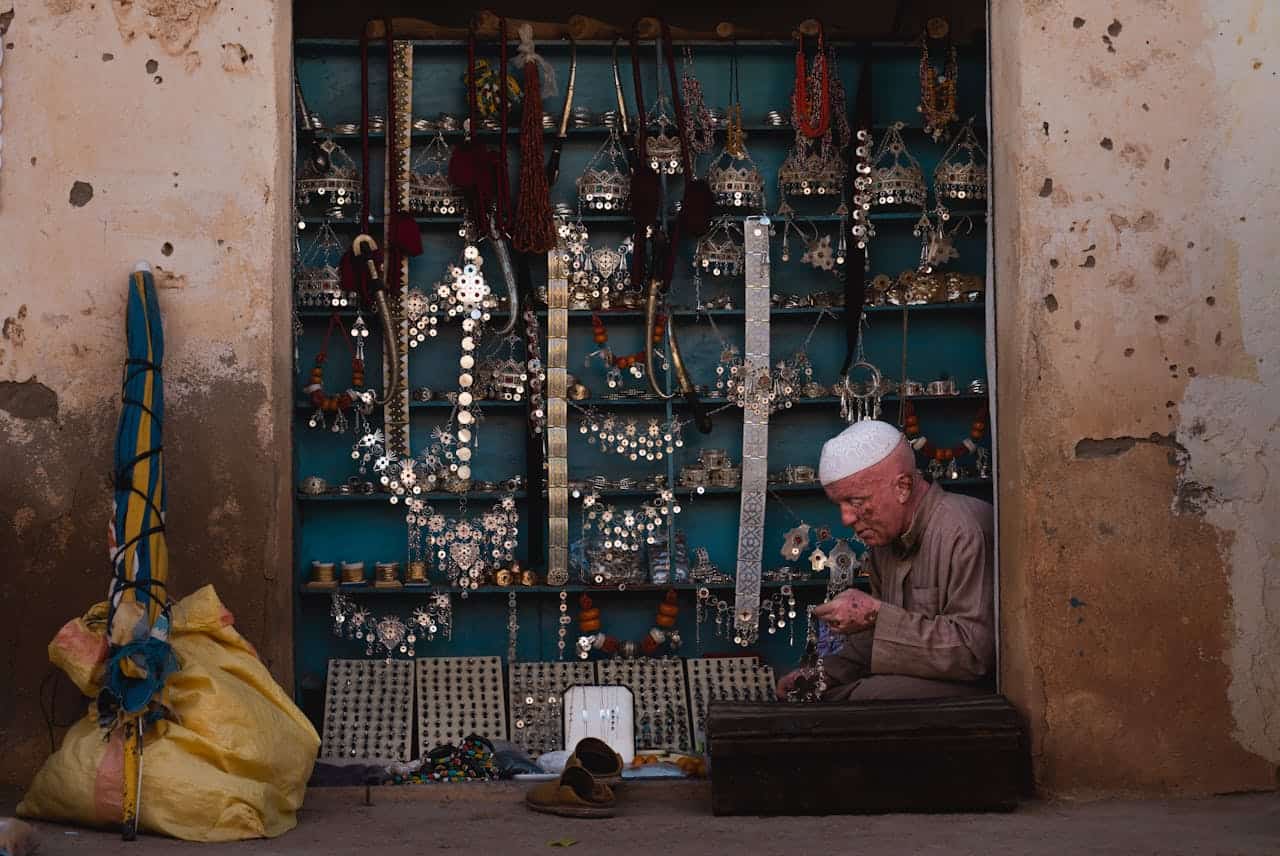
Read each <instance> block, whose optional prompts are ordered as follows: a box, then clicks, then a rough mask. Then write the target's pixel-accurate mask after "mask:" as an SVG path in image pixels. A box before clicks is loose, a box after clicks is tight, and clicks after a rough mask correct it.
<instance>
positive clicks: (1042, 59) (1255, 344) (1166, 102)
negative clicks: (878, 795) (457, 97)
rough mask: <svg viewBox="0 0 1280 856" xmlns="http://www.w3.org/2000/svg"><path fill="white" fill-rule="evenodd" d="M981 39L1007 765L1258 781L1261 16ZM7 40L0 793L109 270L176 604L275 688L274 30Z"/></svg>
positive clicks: (1271, 438) (112, 384) (99, 568)
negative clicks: (149, 328)
mask: <svg viewBox="0 0 1280 856" xmlns="http://www.w3.org/2000/svg"><path fill="white" fill-rule="evenodd" d="M3 5H4V3H3V0H0V6H3ZM4 20H5V17H4V16H3V15H0V22H2V21H4ZM992 36H993V57H992V59H993V64H994V71H993V76H992V86H993V109H994V120H993V124H994V128H995V133H996V146H995V170H994V179H995V183H996V208H997V213H998V216H997V219H996V221H995V223H996V228H997V233H996V256H997V257H996V275H997V283H998V287H997V294H998V300H999V307H998V310H999V314H998V325H999V326H998V330H997V340H998V349H999V357H1000V377H999V381H1000V400H999V403H998V406H999V408H1000V416H1001V420H1000V427H1001V432H1002V433H1001V438H1000V440H1001V462H1000V463H1001V470H1000V477H1001V485H1000V487H1001V495H1002V499H1003V503H1002V541H1001V549H1002V568H1003V578H1002V587H1003V591H1002V616H1003V622H1004V626H1003V639H1002V645H1003V651H1002V657H1003V660H1002V662H1003V666H1002V669H1003V679H1004V687H1005V690H1006V692H1007V693H1008V694H1009V695H1010V696H1011V697H1012V698H1013V699H1014V700H1015V701H1016V702H1017V703H1018V705H1019V707H1020V708H1021V709H1022V710H1024V711H1025V712H1026V713H1027V715H1028V718H1029V721H1030V723H1031V727H1032V731H1033V736H1034V751H1035V757H1036V770H1037V778H1038V780H1039V783H1040V785H1041V787H1042V789H1043V790H1044V791H1046V792H1048V793H1051V794H1058V795H1069V796H1091V795H1101V794H1116V793H1153V792H1196V793H1198V792H1214V791H1227V790H1239V789H1248V788H1262V787H1269V786H1273V785H1274V782H1275V779H1274V771H1275V765H1276V763H1277V761H1280V752H1278V751H1277V745H1278V744H1280V740H1278V739H1277V736H1278V735H1277V728H1278V727H1280V726H1278V725H1277V723H1276V722H1275V721H1274V719H1272V718H1271V712H1272V711H1274V710H1275V709H1277V707H1278V705H1277V702H1280V699H1278V698H1277V694H1278V690H1277V683H1278V680H1277V668H1278V667H1277V659H1278V658H1277V647H1278V643H1277V632H1278V631H1277V622H1276V619H1275V616H1276V610H1277V591H1276V586H1277V583H1276V579H1277V577H1276V573H1275V568H1276V564H1277V561H1278V558H1280V548H1278V546H1277V540H1276V539H1277V534H1276V530H1275V526H1274V521H1275V520H1278V519H1280V508H1277V503H1278V502H1280V500H1277V494H1276V489H1275V486H1274V480H1272V479H1270V475H1269V472H1268V468H1269V467H1270V463H1269V462H1270V461H1273V460H1275V457H1276V456H1275V453H1276V451H1277V439H1276V431H1275V429H1276V424H1277V420H1278V419H1280V414H1278V413H1277V410H1276V408H1277V406H1278V405H1277V403H1276V402H1277V401H1280V396H1278V395H1277V383H1278V382H1280V379H1278V378H1277V371H1278V370H1277V363H1278V362H1280V353H1278V351H1280V343H1278V341H1277V336H1276V333H1275V331H1276V330H1280V317H1277V313H1278V311H1280V310H1278V309H1277V304H1278V302H1277V301H1276V300H1275V299H1274V289H1273V287H1272V289H1271V290H1270V291H1269V290H1268V285H1267V282H1266V280H1265V273H1264V271H1265V270H1266V267H1267V263H1268V261H1269V258H1270V256H1271V255H1272V254H1271V252H1270V247H1269V246H1268V245H1267V238H1268V237H1269V236H1268V234H1267V229H1268V226H1269V224H1274V223H1275V222H1276V219H1277V214H1280V212H1277V210H1276V208H1277V205H1278V204H1280V203H1277V201H1276V196H1275V194H1273V193H1259V192H1258V190H1259V188H1264V187H1266V188H1274V187H1275V185H1276V178H1277V176H1276V169H1277V166H1276V157H1277V156H1276V155H1275V154H1274V147H1273V146H1271V145H1270V137H1269V136H1268V133H1269V129H1268V128H1267V127H1266V124H1267V122H1268V120H1269V116H1270V115H1271V111H1270V109H1269V108H1268V107H1267V105H1268V104H1269V103H1271V102H1270V101H1268V98H1269V97H1273V96H1269V94H1268V93H1271V92H1274V86H1275V82H1274V78H1275V75H1276V73H1277V71H1280V47H1278V46H1280V21H1278V18H1277V12H1276V11H1275V10H1274V9H1272V10H1268V9H1267V8H1266V6H1265V4H1264V3H1263V2H1262V0H1255V2H1252V3H1249V2H1226V0H1197V2H1185V3H1176V4H1175V3H1170V2H1158V0H1140V2H1136V3H1117V2H1111V3H1107V2H1102V0H1077V2H1061V0H1026V2H1013V0H993V22H992ZM5 39H6V42H7V43H9V44H11V45H12V47H11V48H10V49H9V53H8V56H7V57H6V59H7V61H6V63H5V69H4V73H5V78H4V82H5V95H6V103H5V125H6V127H5V140H4V141H5V150H4V155H5V164H4V167H3V169H2V170H0V235H3V236H4V238H3V241H2V242H0V246H2V247H3V258H4V260H5V263H6V266H7V269H6V274H7V275H6V277H5V279H4V281H3V283H0V430H3V432H4V438H3V440H0V555H3V556H4V557H5V558H6V560H7V565H8V567H7V568H6V574H4V575H3V576H2V577H0V604H2V605H3V606H2V608H0V614H2V615H3V617H4V618H5V620H4V621H3V622H0V626H2V627H3V630H0V693H2V694H3V697H4V698H5V699H6V703H5V704H3V705H0V757H3V758H4V759H5V763H4V765H3V766H2V767H0V784H24V783H25V782H26V781H27V780H28V779H29V777H30V774H31V772H32V770H34V768H35V766H36V765H37V764H38V763H39V762H40V761H41V760H42V759H43V757H44V755H45V754H46V752H47V746H48V743H47V736H46V732H45V727H44V723H43V720H42V717H41V713H40V711H39V705H38V703H37V700H36V694H37V689H38V687H39V684H40V680H41V678H42V677H43V676H44V675H45V674H46V672H47V670H48V666H47V661H46V658H45V645H46V644H47V642H48V640H49V638H50V637H51V636H52V634H53V632H54V631H55V630H56V628H57V627H58V626H59V625H60V624H61V623H62V622H64V621H65V620H67V619H68V618H70V617H71V616H73V615H75V614H77V613H79V612H80V611H82V610H83V609H84V608H85V607H86V606H87V605H88V604H89V603H91V602H93V601H94V600H97V599H99V598H100V597H101V596H102V593H103V591H104V588H105V581H106V567H105V557H104V552H105V547H104V545H103V538H102V537H101V536H102V531H103V527H104V525H105V523H106V520H107V514H108V496H109V495H108V483H107V468H108V465H109V459H110V445H111V438H112V432H113V431H114V427H115V420H116V414H117V412H118V404H117V396H118V381H119V373H120V359H121V353H122V348H123V330H122V328H123V303H124V286H125V277H126V276H127V273H128V271H129V270H130V268H131V265H132V262H133V261H134V260H135V259H138V258H149V259H151V260H152V261H153V263H155V264H157V265H158V266H159V268H158V269H157V276H158V281H159V282H160V284H161V287H162V290H161V293H160V300H161V304H162V309H163V311H164V313H165V323H166V333H167V339H168V346H169V349H168V355H167V360H166V384H167V390H168V395H169V415H168V421H167V426H166V444H167V452H168V454H169V459H168V462H169V475H170V486H171V506H170V517H169V523H170V533H171V536H172V540H171V545H172V548H173V554H174V561H173V565H174V570H173V574H174V579H175V583H176V587H177V591H178V593H184V592H186V591H189V590H191V589H192V588H194V587H195V586H196V585H199V584H201V583H203V582H206V581H212V582H214V583H215V584H217V586H218V588H219V592H220V593H221V594H222V596H223V597H224V598H225V599H226V600H227V601H228V603H229V605H230V606H231V607H232V609H233V611H235V612H236V615H237V619H238V624H239V626H240V628H241V630H242V631H244V632H245V633H246V635H247V636H248V637H249V638H250V639H251V640H252V641H254V642H255V643H256V644H258V646H259V649H260V650H261V651H262V652H263V655H264V657H265V658H266V659H267V660H268V661H269V662H270V663H271V665H272V668H273V670H274V671H275V673H276V675H277V676H278V677H279V678H281V679H282V680H283V681H284V682H285V683H286V685H287V684H288V683H289V682H290V680H291V677H290V671H291V667H290V662H289V644H290V643H289V634H290V623H291V622H290V616H291V608H290V594H289V587H288V579H289V574H288V570H287V569H288V561H289V545H288V539H289V529H290V520H291V515H290V507H289V502H288V495H289V491H288V451H287V450H288V426H289V423H290V410H289V407H290V402H291V399H292V395H291V392H292V387H291V382H290V380H289V378H290V368H289V347H288V344H287V343H288V341H289V333H288V318H289V313H288V295H289V288H288V280H287V249H288V246H289V233H288V228H289V224H288V216H287V212H286V211H284V210H283V209H282V208H281V207H280V202H281V196H282V194H283V189H284V188H287V187H288V178H289V158H288V156H287V152H288V146H289V143H288V140H289V129H288V123H289V115H290V108H289V103H290V101H289V92H288V81H289V67H288V56H289V49H288V40H289V21H288V12H287V8H286V7H284V6H282V5H278V4H250V5H248V6H243V7H230V6H227V5H225V4H221V3H218V2H214V0H202V2H183V0H132V2H128V0H115V2H112V3H108V2H106V0H98V2H96V3H95V2H88V0H46V2H30V3H28V2H23V3H22V4H21V5H20V6H19V7H18V8H17V9H16V10H15V14H14V16H13V18H12V23H11V26H10V28H9V31H8V33H7V34H6V36H5ZM1268 87H1270V88H1268ZM1166 159H1167V160H1166ZM1241 218H1245V219H1243V220H1242V219H1241ZM10 701H11V703H9V702H10ZM80 706H81V702H80V700H79V699H78V698H77V697H76V696H75V694H74V693H71V694H66V693H64V694H63V696H62V698H61V701H60V706H59V713H60V715H62V716H64V717H65V716H68V715H73V714H74V712H75V711H76V710H77V709H79V708H80Z"/></svg>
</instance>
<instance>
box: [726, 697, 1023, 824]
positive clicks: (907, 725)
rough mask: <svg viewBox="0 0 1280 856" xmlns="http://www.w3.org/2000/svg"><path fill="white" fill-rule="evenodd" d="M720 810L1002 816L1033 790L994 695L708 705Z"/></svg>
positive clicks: (1015, 729) (1014, 720) (1017, 725)
mask: <svg viewBox="0 0 1280 856" xmlns="http://www.w3.org/2000/svg"><path fill="white" fill-rule="evenodd" d="M707 732H708V739H709V741H710V750H711V791H712V808H713V810H714V812H715V813H716V814H719V815H818V814H871V813H880V812H952V811H1010V810H1012V809H1013V808H1015V807H1016V805H1017V801H1018V798H1019V797H1020V796H1026V795H1029V794H1030V755H1029V752H1028V745H1027V738H1026V730H1025V728H1024V726H1023V723H1022V720H1021V717H1020V716H1019V714H1018V712H1017V711H1016V710H1014V708H1013V706H1012V705H1011V704H1009V702H1008V700H1006V699H1005V698H1004V697H1003V696H998V695H992V696H982V697H977V698H974V697H969V698H956V699H924V700H920V701H878V702H862V703H849V704H844V703H842V704H781V703H779V704H766V703H749V704H745V703H736V702H713V703H712V704H711V708H710V713H709V716H708V723H707Z"/></svg>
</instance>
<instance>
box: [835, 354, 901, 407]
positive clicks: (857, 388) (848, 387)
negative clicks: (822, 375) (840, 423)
mask: <svg viewBox="0 0 1280 856" xmlns="http://www.w3.org/2000/svg"><path fill="white" fill-rule="evenodd" d="M859 350H861V342H859ZM855 369H862V370H865V371H866V372H867V373H868V374H869V377H868V378H867V379H866V380H865V381H855V380H853V379H851V377H850V375H852V374H853V372H854V370H855ZM888 384H889V382H888V381H887V380H886V379H885V377H884V375H882V374H881V373H880V370H879V369H878V368H876V367H875V366H873V365H871V363H869V362H867V361H866V358H865V357H863V356H861V355H859V356H858V358H857V359H856V360H855V362H854V363H853V365H851V366H850V367H849V374H847V375H845V376H844V377H843V378H841V380H840V382H839V383H838V384H836V386H835V391H836V394H837V395H839V396H840V416H841V417H842V418H843V419H844V420H845V421H846V422H863V421H866V420H868V419H879V418H880V402H881V400H882V399H883V398H884V397H885V395H886V394H888V392H889V386H888Z"/></svg>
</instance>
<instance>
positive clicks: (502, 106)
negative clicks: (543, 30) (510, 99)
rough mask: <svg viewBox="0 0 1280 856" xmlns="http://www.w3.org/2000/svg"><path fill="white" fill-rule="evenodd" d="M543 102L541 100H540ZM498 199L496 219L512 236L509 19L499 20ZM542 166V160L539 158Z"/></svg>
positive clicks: (540, 118) (539, 108)
mask: <svg viewBox="0 0 1280 856" xmlns="http://www.w3.org/2000/svg"><path fill="white" fill-rule="evenodd" d="M526 97H527V96H526ZM539 101H541V99H539ZM498 112H499V113H500V114H501V116H500V117H499V120H498V132H499V133H498V199H497V213H496V219H497V223H498V228H499V229H500V230H501V231H502V233H503V234H506V235H509V234H511V215H510V213H509V211H508V208H509V204H508V203H509V201H510V199H511V178H510V176H509V175H508V174H507V130H508V129H509V128H510V127H511V125H510V121H511V116H510V112H509V106H508V103H507V19H506V18H499V19H498ZM538 121H539V122H541V121H542V106H541V104H539V106H538ZM538 163H539V165H541V163H542V158H541V157H539V158H538Z"/></svg>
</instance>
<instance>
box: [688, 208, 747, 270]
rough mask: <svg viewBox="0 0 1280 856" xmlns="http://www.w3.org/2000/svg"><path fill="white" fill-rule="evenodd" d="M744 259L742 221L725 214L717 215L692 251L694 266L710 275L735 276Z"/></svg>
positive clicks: (740, 268) (741, 267)
mask: <svg viewBox="0 0 1280 856" xmlns="http://www.w3.org/2000/svg"><path fill="white" fill-rule="evenodd" d="M745 260H746V254H745V251H744V249H743V242H742V222H741V221H740V220H736V219H734V218H732V217H727V216H726V217H717V218H716V219H715V221H714V222H712V224H711V228H710V229H709V230H708V231H707V234H705V235H703V236H702V237H701V238H699V239H698V246H697V248H696V249H695V250H694V251H693V266H694V268H695V269H699V270H703V271H706V272H708V273H710V274H711V275H712V276H737V275H738V274H740V273H742V269H743V263H744V262H745Z"/></svg>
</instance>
